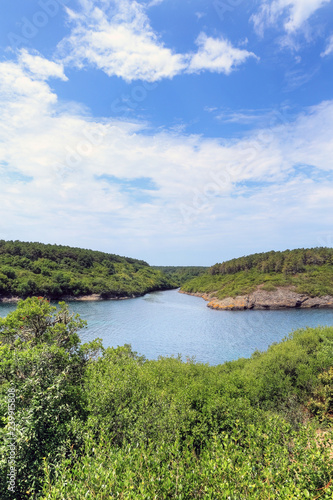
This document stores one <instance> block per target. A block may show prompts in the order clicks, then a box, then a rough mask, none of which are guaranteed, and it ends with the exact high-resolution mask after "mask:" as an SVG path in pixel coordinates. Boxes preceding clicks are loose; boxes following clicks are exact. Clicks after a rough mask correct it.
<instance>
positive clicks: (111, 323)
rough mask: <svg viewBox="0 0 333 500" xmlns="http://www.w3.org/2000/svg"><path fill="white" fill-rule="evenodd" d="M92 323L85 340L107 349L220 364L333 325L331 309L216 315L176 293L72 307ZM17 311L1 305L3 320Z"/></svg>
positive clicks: (196, 300) (197, 301)
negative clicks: (296, 333) (308, 330)
mask: <svg viewBox="0 0 333 500" xmlns="http://www.w3.org/2000/svg"><path fill="white" fill-rule="evenodd" d="M70 308H71V310H72V311H73V312H77V313H79V314H80V315H81V317H82V318H83V319H86V320H87V321H88V328H87V329H85V330H84V331H82V332H81V337H82V340H83V341H85V342H86V341H89V340H92V339H94V338H96V337H99V338H101V339H102V340H103V345H104V346H105V347H109V346H113V347H116V346H118V345H124V344H132V348H133V349H134V350H135V351H137V352H138V353H140V354H144V355H145V356H146V357H147V358H148V359H157V358H158V356H160V355H161V356H171V355H175V356H177V354H178V353H179V354H182V356H183V359H186V356H189V357H192V356H194V357H195V359H196V361H199V362H202V363H209V364H210V365H217V364H219V363H223V362H225V361H231V360H234V359H237V358H240V357H249V356H251V354H252V353H253V352H254V351H255V350H256V349H259V350H266V349H267V347H268V346H269V345H270V344H272V343H273V342H279V341H280V340H282V338H283V337H285V336H286V335H287V334H288V333H289V332H291V331H292V330H296V329H297V328H302V327H306V326H312V327H315V326H318V325H330V326H332V325H333V310H329V309H326V310H325V309H310V310H302V309H287V310H284V311H215V310H212V309H209V308H208V307H207V303H206V302H205V301H204V300H203V299H201V298H198V297H192V296H189V295H183V294H180V293H178V292H177V290H171V291H166V292H154V293H150V294H147V295H145V296H144V297H140V298H138V299H132V300H120V301H101V302H71V303H70ZM14 309H15V305H13V304H0V316H6V314H8V312H9V311H12V310H14Z"/></svg>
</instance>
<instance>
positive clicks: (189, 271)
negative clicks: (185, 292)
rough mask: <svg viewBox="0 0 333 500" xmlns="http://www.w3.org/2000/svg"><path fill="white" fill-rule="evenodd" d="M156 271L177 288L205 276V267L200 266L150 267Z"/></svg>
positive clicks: (206, 269)
mask: <svg viewBox="0 0 333 500" xmlns="http://www.w3.org/2000/svg"><path fill="white" fill-rule="evenodd" d="M152 267H153V269H156V270H157V271H162V273H164V274H165V275H166V276H167V277H168V278H169V279H170V280H171V281H173V282H174V283H175V284H176V285H177V286H182V285H183V284H184V283H186V282H187V281H189V280H191V279H193V278H195V277H197V276H201V275H203V274H205V273H206V272H207V271H208V268H207V267H201V266H152Z"/></svg>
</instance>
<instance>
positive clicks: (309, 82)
mask: <svg viewBox="0 0 333 500" xmlns="http://www.w3.org/2000/svg"><path fill="white" fill-rule="evenodd" d="M0 9H1V15H0V28H1V29H0V50H1V53H2V54H1V59H0V106H1V113H0V169H1V182H0V190H1V200H2V208H3V210H2V212H3V214H5V216H3V217H2V218H1V222H0V225H1V238H2V239H20V240H23V241H41V242H44V243H58V244H68V245H74V246H80V247H85V248H92V249H96V250H103V251H109V252H112V253H118V254H121V255H127V256H132V257H137V258H140V259H145V260H147V261H148V262H149V263H150V264H164V265H195V264H197V265H212V264H214V263H215V262H221V261H223V260H226V259H229V258H233V257H237V256H241V255H246V254H249V253H254V252H261V251H266V250H271V249H274V250H284V249H286V248H298V247H314V246H333V228H332V208H333V176H332V167H333V160H332V158H333V86H332V82H333V78H332V77H333V0H257V1H253V0H252V1H249V0H212V1H208V2H207V0H206V1H204V0H177V1H176V0H140V1H131V0H122V1H119V0H113V1H111V0H29V2H27V1H26V0H11V1H10V2H9V1H7V2H2V3H1V6H0Z"/></svg>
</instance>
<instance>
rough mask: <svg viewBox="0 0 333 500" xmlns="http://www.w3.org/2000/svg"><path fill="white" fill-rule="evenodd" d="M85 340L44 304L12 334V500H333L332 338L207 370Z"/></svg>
mask: <svg viewBox="0 0 333 500" xmlns="http://www.w3.org/2000/svg"><path fill="white" fill-rule="evenodd" d="M82 327H84V322H82V321H81V320H80V318H79V317H78V316H75V317H74V316H72V315H71V314H70V313H69V311H68V309H67V306H66V305H65V304H64V303H62V304H60V306H59V308H58V309H57V310H55V308H54V307H52V306H51V305H50V304H49V303H48V302H47V301H46V300H45V299H43V298H36V297H34V298H29V299H27V300H25V301H21V302H20V303H19V304H18V307H17V309H16V310H15V311H14V312H12V313H10V314H9V315H8V316H7V317H6V318H4V319H1V320H0V337H1V343H0V351H1V355H0V412H1V420H0V422H1V424H0V426H1V427H0V434H1V441H0V443H1V444H0V447H1V459H0V497H1V499H3V500H11V499H14V498H15V499H17V498H20V499H22V500H24V499H28V498H35V499H45V500H46V499H47V500H63V499H66V500H67V499H71V500H81V499H82V498H89V499H99V500H104V499H105V500H106V499H110V498H120V499H133V500H134V499H135V500H139V499H142V500H143V499H158V500H160V499H167V498H170V499H179V500H180V499H184V500H185V499H192V498H193V499H200V498H202V499H212V500H216V499H217V498H218V499H235V500H236V499H237V500H238V499H242V500H243V499H263V500H267V499H271V500H272V499H297V498H299V499H304V498H311V499H319V498H321V499H326V500H328V499H331V498H332V495H333V467H332V466H333V457H332V453H331V451H332V448H331V443H332V437H333V436H332V417H333V371H332V366H333V328H330V327H322V328H315V329H306V330H299V331H296V332H294V333H293V334H291V335H290V336H289V337H288V338H286V339H285V340H284V341H282V342H281V343H279V344H275V345H272V346H271V347H270V348H269V349H268V351H267V352H255V353H254V354H253V356H252V358H250V359H239V360H238V361H235V362H228V363H225V364H223V365H219V366H208V365H204V364H200V363H196V362H194V360H192V359H188V360H187V362H182V361H181V359H180V358H160V359H158V360H156V361H149V360H146V359H145V358H144V357H142V356H139V355H137V354H136V353H135V352H133V351H132V350H131V348H130V346H127V345H125V346H123V347H118V348H117V349H114V348H108V349H104V348H103V347H102V345H101V343H100V341H99V340H96V341H94V342H91V343H89V344H83V345H81V343H80V339H79V336H78V333H77V332H78V331H79V330H80V329H81V328H82ZM10 388H14V396H13V395H12V394H13V392H8V390H9V389H10ZM8 394H11V396H8ZM13 400H14V403H13ZM8 404H10V405H11V408H14V410H13V411H14V417H15V432H14V438H13V439H14V443H15V444H14V455H15V468H16V469H15V472H16V476H15V491H14V492H11V491H9V490H8V489H7V487H8V473H9V472H10V466H9V464H8V455H9V449H12V448H10V447H8V443H9V442H10V439H11V438H12V434H11V431H10V429H11V428H12V427H11V426H10V422H11V420H10V418H9V410H8ZM12 405H14V406H12ZM12 474H13V471H12Z"/></svg>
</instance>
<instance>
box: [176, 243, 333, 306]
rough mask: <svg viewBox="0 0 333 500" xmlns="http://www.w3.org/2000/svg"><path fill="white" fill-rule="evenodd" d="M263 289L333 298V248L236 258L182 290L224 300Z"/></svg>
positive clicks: (213, 269) (187, 284)
mask: <svg viewBox="0 0 333 500" xmlns="http://www.w3.org/2000/svg"><path fill="white" fill-rule="evenodd" d="M259 286H260V287H261V289H262V290H265V291H275V290H276V289H277V288H279V287H289V288H290V287H291V288H292V289H293V290H294V291H295V292H296V293H299V294H305V295H308V296H309V297H323V296H325V295H333V249H332V248H311V249H303V248H301V249H296V250H286V251H284V252H274V251H271V252H265V253H257V254H253V255H249V256H247V257H240V258H238V259H232V260H229V261H226V262H223V263H221V264H215V265H214V266H212V267H211V268H210V269H209V271H208V273H206V274H204V275H202V276H199V277H197V278H194V279H192V280H191V281H188V282H187V283H185V284H184V285H183V286H182V290H183V291H184V292H188V293H207V294H211V295H214V297H217V298H218V299H224V298H226V297H237V296H242V295H247V294H250V293H251V292H254V291H255V290H256V289H257V288H258V287H259Z"/></svg>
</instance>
